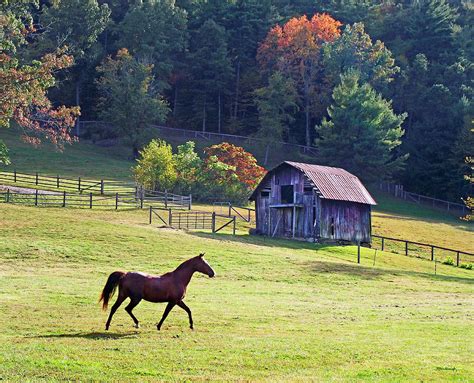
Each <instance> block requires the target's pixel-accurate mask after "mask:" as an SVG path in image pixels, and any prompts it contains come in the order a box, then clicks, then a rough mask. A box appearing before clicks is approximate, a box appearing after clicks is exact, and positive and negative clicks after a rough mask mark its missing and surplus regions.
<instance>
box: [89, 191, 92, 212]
mask: <svg viewBox="0 0 474 383" xmlns="http://www.w3.org/2000/svg"><path fill="white" fill-rule="evenodd" d="M89 208H90V209H92V192H90V193H89Z"/></svg>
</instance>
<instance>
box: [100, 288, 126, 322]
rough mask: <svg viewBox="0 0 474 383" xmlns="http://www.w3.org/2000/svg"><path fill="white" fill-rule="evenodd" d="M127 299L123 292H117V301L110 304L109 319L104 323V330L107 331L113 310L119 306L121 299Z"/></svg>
mask: <svg viewBox="0 0 474 383" xmlns="http://www.w3.org/2000/svg"><path fill="white" fill-rule="evenodd" d="M125 299H127V296H126V295H125V294H120V292H119V296H118V298H117V301H116V302H115V303H114V305H113V306H112V309H111V310H110V315H109V319H107V323H106V324H105V330H106V331H107V330H108V329H109V327H110V322H111V320H112V317H113V316H114V314H115V312H116V311H117V309H118V308H119V307H120V305H121V304H122V303H123V301H124V300H125Z"/></svg>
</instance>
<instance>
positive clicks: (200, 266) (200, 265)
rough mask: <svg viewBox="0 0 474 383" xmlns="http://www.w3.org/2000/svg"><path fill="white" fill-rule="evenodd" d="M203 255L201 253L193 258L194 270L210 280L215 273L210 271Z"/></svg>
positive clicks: (210, 268)
mask: <svg viewBox="0 0 474 383" xmlns="http://www.w3.org/2000/svg"><path fill="white" fill-rule="evenodd" d="M204 254H205V253H201V254H199V256H197V257H196V258H195V260H196V261H195V262H194V269H195V270H196V271H199V272H200V273H203V274H206V275H207V276H208V277H209V278H212V277H214V276H215V275H216V273H215V272H214V270H212V267H211V266H209V263H207V262H206V260H205V259H204Z"/></svg>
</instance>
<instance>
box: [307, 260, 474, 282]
mask: <svg viewBox="0 0 474 383" xmlns="http://www.w3.org/2000/svg"><path fill="white" fill-rule="evenodd" d="M308 266H309V267H310V268H311V270H312V271H313V272H314V273H317V274H324V273H334V274H346V275H352V276H358V277H360V278H362V279H379V278H382V277H384V276H390V275H393V276H409V277H421V278H426V279H430V280H432V281H434V282H435V281H436V282H440V281H446V282H459V283H467V284H474V278H465V277H456V276H450V275H442V274H437V275H434V273H433V274H431V273H427V272H422V271H410V270H399V269H392V270H391V269H384V268H377V267H367V266H363V265H358V264H356V263H353V264H352V263H335V262H322V261H312V262H310V263H308Z"/></svg>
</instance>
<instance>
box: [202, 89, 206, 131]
mask: <svg viewBox="0 0 474 383" xmlns="http://www.w3.org/2000/svg"><path fill="white" fill-rule="evenodd" d="M202 131H203V132H205V131H206V97H204V105H203V107H202Z"/></svg>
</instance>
